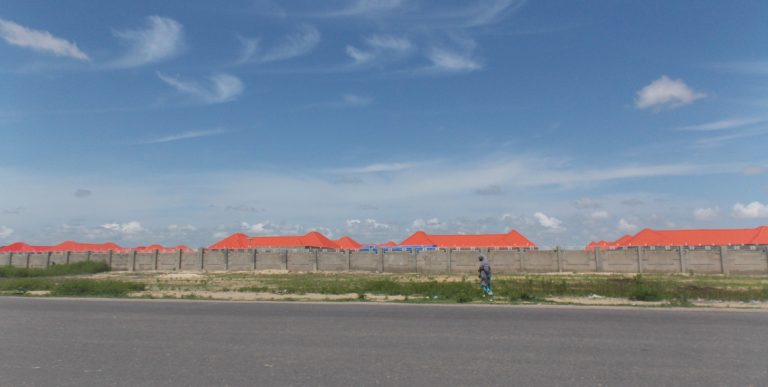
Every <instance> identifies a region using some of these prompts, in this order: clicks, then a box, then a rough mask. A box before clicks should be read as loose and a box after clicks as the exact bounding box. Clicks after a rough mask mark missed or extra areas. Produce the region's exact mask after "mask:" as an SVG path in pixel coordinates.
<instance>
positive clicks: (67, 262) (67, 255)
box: [64, 251, 71, 265]
mask: <svg viewBox="0 0 768 387" xmlns="http://www.w3.org/2000/svg"><path fill="white" fill-rule="evenodd" d="M69 254H71V252H70V251H67V254H66V258H65V260H64V263H66V264H67V265H68V264H69Z"/></svg>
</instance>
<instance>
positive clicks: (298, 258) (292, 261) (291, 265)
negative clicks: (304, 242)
mask: <svg viewBox="0 0 768 387" xmlns="http://www.w3.org/2000/svg"><path fill="white" fill-rule="evenodd" d="M320 253H321V252H319V251H289V252H288V270H290V271H315V270H317V267H316V265H318V266H319V262H320V256H319V254H320ZM345 257H346V255H345Z"/></svg>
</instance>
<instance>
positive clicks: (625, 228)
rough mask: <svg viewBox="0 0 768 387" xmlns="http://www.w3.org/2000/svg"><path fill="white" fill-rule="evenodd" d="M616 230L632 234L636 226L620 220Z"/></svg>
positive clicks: (622, 219)
mask: <svg viewBox="0 0 768 387" xmlns="http://www.w3.org/2000/svg"><path fill="white" fill-rule="evenodd" d="M618 228H619V230H620V231H622V232H634V231H637V229H638V226H637V225H636V224H632V223H630V222H629V221H628V220H626V219H624V218H621V219H619V225H618Z"/></svg>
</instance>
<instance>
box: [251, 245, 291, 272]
mask: <svg viewBox="0 0 768 387" xmlns="http://www.w3.org/2000/svg"><path fill="white" fill-rule="evenodd" d="M289 255H290V252H289V251H280V250H275V251H259V252H258V254H256V270H285V269H286V261H287V258H288V256H289Z"/></svg>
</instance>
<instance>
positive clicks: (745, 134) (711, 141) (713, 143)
mask: <svg viewBox="0 0 768 387" xmlns="http://www.w3.org/2000/svg"><path fill="white" fill-rule="evenodd" d="M765 135H768V129H755V130H741V131H738V132H731V133H729V134H724V135H721V136H711V137H704V138H700V139H698V140H696V141H695V142H694V143H693V147H694V148H717V147H720V146H723V145H724V144H726V143H728V142H731V141H734V140H741V139H745V138H752V137H759V136H765Z"/></svg>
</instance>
